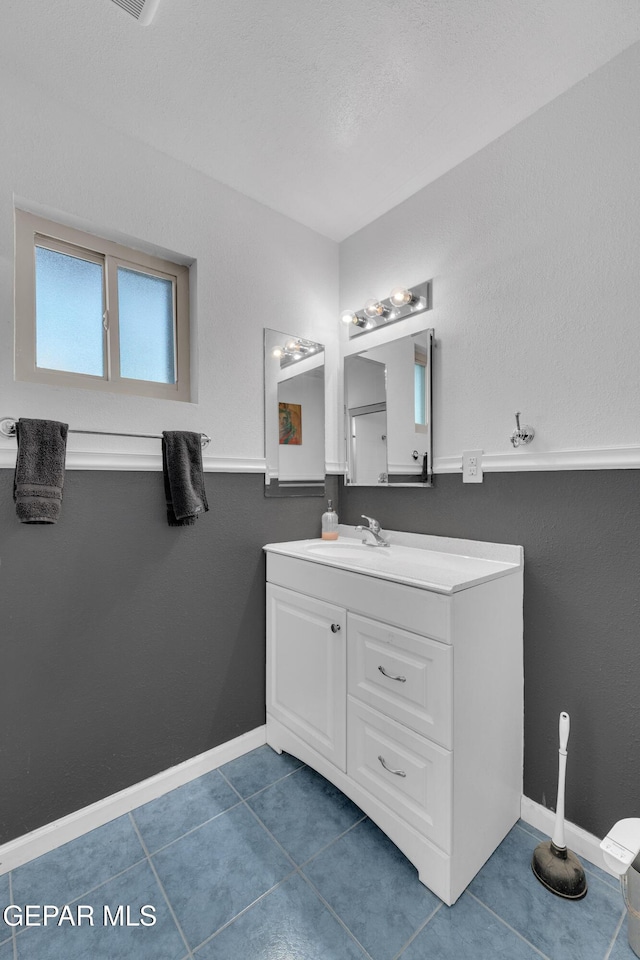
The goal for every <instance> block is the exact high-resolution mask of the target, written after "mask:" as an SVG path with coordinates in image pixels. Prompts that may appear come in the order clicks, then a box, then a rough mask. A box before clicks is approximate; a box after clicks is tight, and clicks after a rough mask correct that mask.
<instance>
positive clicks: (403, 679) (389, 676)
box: [378, 666, 407, 683]
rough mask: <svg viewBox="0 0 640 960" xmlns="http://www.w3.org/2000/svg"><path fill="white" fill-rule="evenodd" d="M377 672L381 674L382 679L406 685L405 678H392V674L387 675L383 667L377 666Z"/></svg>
mask: <svg viewBox="0 0 640 960" xmlns="http://www.w3.org/2000/svg"><path fill="white" fill-rule="evenodd" d="M378 670H379V671H380V673H381V674H382V676H383V677H387V678H388V679H389V680H398V681H399V682H400V683H406V682H407V678H406V677H394V676H393V674H391V673H387V671H386V670H385V668H384V667H383V666H379V667H378Z"/></svg>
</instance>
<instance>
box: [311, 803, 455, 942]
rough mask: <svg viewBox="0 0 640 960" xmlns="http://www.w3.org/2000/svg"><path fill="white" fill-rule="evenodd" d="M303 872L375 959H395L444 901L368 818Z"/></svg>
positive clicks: (315, 858) (324, 851) (332, 845)
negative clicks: (423, 881)
mask: <svg viewBox="0 0 640 960" xmlns="http://www.w3.org/2000/svg"><path fill="white" fill-rule="evenodd" d="M303 872H304V873H305V874H306V875H307V876H308V877H309V879H310V880H311V881H312V882H313V883H314V884H315V886H316V887H317V888H318V890H319V892H320V893H321V894H322V896H323V897H324V898H325V900H326V901H327V903H329V904H330V905H331V906H332V907H333V909H334V910H335V911H336V913H337V914H338V915H339V917H340V918H341V919H342V920H343V921H344V923H345V924H346V925H347V927H348V928H349V929H350V930H351V932H352V933H353V934H354V935H355V936H356V937H357V939H358V940H359V941H360V943H361V944H362V945H363V947H364V948H365V949H366V950H368V952H369V953H370V954H371V956H372V957H373V958H374V960H391V958H392V957H394V956H395V955H396V954H397V952H398V951H399V950H400V949H401V947H402V946H403V945H404V944H405V943H406V942H407V940H408V939H409V937H410V936H411V935H412V934H413V933H415V931H416V930H417V929H418V927H419V926H420V925H421V924H422V923H424V921H425V920H426V919H427V918H428V917H429V916H430V915H431V914H432V913H433V911H434V910H435V909H436V908H437V907H438V906H439V905H440V903H441V901H440V900H439V899H438V898H437V897H436V895H435V894H434V893H432V892H431V891H430V890H428V889H427V888H426V887H425V886H424V884H422V883H420V881H419V880H418V873H417V871H416V869H415V867H414V866H412V865H411V864H410V863H409V861H408V860H407V858H406V857H405V856H404V855H403V854H402V853H401V852H400V851H399V850H398V848H397V847H396V846H395V845H394V844H393V843H392V842H391V841H390V840H389V839H388V837H386V836H385V835H384V833H382V831H381V830H379V829H378V827H376V826H375V824H373V823H372V822H371V821H370V820H364V821H363V822H362V823H359V824H358V825H357V826H356V827H354V828H353V830H350V831H349V833H347V834H345V836H344V837H341V838H340V840H337V841H336V842H335V843H332V844H331V846H330V847H328V848H327V849H326V850H323V851H322V852H321V853H319V854H318V855H317V856H316V857H314V858H313V859H312V860H310V861H309V863H307V864H306V865H305V866H304V867H303Z"/></svg>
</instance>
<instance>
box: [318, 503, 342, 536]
mask: <svg viewBox="0 0 640 960" xmlns="http://www.w3.org/2000/svg"><path fill="white" fill-rule="evenodd" d="M322 539H323V540H337V539H338V514H337V513H336V512H335V510H334V509H333V504H332V502H331V500H329V504H328V506H327V512H326V513H323V514H322Z"/></svg>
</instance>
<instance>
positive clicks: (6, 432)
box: [0, 417, 211, 447]
mask: <svg viewBox="0 0 640 960" xmlns="http://www.w3.org/2000/svg"><path fill="white" fill-rule="evenodd" d="M0 433H1V434H2V435H3V436H4V437H15V435H16V421H15V420H14V419H12V418H11V417H5V418H4V420H0ZM69 433H94V434H99V435H101V436H105V437H142V438H143V439H145V440H162V434H160V433H117V432H116V431H115V430H69ZM200 436H201V437H202V446H203V447H206V445H207V444H208V443H211V437H209V436H207V434H206V433H201V434H200Z"/></svg>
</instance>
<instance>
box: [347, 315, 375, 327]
mask: <svg viewBox="0 0 640 960" xmlns="http://www.w3.org/2000/svg"><path fill="white" fill-rule="evenodd" d="M351 322H352V323H353V324H354V325H355V326H356V327H364V329H365V330H368V329H369V327H370V326H371V324H370V323H369V321H368V320H366V319H365V318H364V317H359V316H358V315H357V314H355V313H354V315H353V320H352V321H351Z"/></svg>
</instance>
